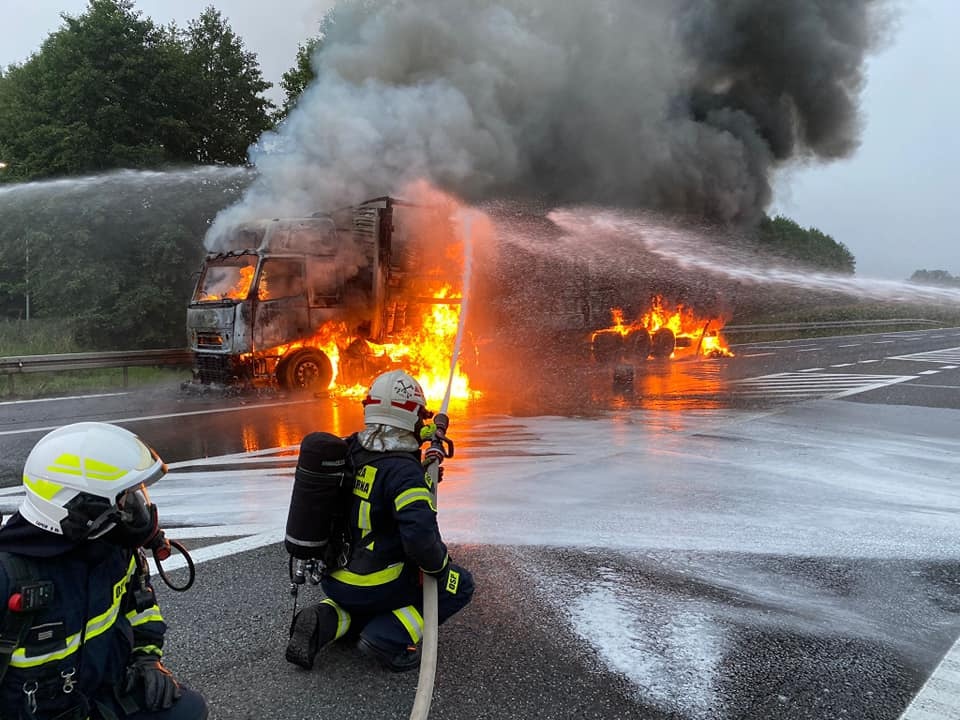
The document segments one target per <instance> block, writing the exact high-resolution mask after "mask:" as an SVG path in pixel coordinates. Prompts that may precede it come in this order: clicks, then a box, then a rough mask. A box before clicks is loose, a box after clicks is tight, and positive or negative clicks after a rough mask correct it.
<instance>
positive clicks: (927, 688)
mask: <svg viewBox="0 0 960 720" xmlns="http://www.w3.org/2000/svg"><path fill="white" fill-rule="evenodd" d="M900 720H960V641H957V642H956V643H954V644H953V647H952V648H950V650H949V651H948V652H947V654H946V655H945V656H944V658H943V660H941V661H940V664H939V665H938V666H937V669H936V670H934V671H933V673H932V674H931V675H930V677H928V678H927V681H926V682H925V683H924V685H923V687H922V688H920V692H918V693H917V694H916V696H915V697H914V698H913V700H912V701H911V703H910V704H909V705H908V706H907V709H906V710H904V711H903V715H901V716H900Z"/></svg>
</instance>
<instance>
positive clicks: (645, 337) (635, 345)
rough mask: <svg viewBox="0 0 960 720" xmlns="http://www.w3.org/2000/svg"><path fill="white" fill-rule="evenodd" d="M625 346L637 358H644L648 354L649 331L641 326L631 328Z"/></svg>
mask: <svg viewBox="0 0 960 720" xmlns="http://www.w3.org/2000/svg"><path fill="white" fill-rule="evenodd" d="M627 347H628V348H629V350H630V354H631V355H633V357H635V358H636V359H637V360H646V359H647V356H648V355H649V354H650V333H648V332H647V331H646V330H644V329H643V328H639V329H637V330H631V331H630V334H629V335H627Z"/></svg>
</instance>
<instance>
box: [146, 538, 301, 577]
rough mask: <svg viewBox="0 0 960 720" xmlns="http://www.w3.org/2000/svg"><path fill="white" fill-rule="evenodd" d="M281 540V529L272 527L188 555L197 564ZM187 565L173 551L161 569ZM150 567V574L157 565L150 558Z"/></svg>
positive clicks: (176, 568) (205, 547)
mask: <svg viewBox="0 0 960 720" xmlns="http://www.w3.org/2000/svg"><path fill="white" fill-rule="evenodd" d="M279 542H283V530H282V529H280V528H274V529H272V530H268V531H267V532H262V533H257V534H256V535H249V536H247V537H243V538H238V539H237V540H229V541H227V542H224V543H217V544H216V545H205V546H204V547H201V548H197V549H196V550H191V551H190V557H191V558H193V564H194V565H199V564H200V563H202V562H206V561H207V560H218V559H220V558H222V557H227V556H228V555H236V554H237V553H242V552H247V551H248V550H257V549H258V548H262V547H264V546H266V545H273V544H274V543H279ZM186 566H187V562H186V560H184V559H183V555H181V554H180V553H178V552H176V551H174V554H173V555H172V556H171V557H170V559H169V560H164V561H163V570H164V572H170V571H171V570H179V569H180V568H184V567H186ZM150 569H151V573H152V574H156V572H157V565H156V563H155V562H154V561H153V559H152V558H151V559H150Z"/></svg>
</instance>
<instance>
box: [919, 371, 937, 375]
mask: <svg viewBox="0 0 960 720" xmlns="http://www.w3.org/2000/svg"><path fill="white" fill-rule="evenodd" d="M938 372H940V371H939V370H921V371H920V372H919V373H917V374H918V375H936V374H937V373H938Z"/></svg>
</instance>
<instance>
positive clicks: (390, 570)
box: [330, 562, 403, 587]
mask: <svg viewBox="0 0 960 720" xmlns="http://www.w3.org/2000/svg"><path fill="white" fill-rule="evenodd" d="M402 572H403V563H402V562H397V563H393V564H392V565H387V567H385V568H384V569H383V570H377V572H373V573H370V574H368V575H360V574H359V573H355V572H350V571H349V570H347V569H346V568H341V569H339V570H334V571H333V572H332V573H330V577H332V578H333V579H334V580H339V581H340V582H342V583H346V584H347V585H357V586H359V587H372V586H374V585H384V584H386V583H388V582H393V581H394V580H396V579H397V578H398V577H400V573H402Z"/></svg>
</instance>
